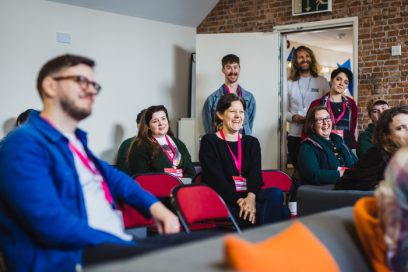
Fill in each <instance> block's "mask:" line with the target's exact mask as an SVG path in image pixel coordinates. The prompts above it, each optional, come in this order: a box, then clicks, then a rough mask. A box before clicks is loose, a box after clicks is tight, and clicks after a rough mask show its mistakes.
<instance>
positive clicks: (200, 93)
mask: <svg viewBox="0 0 408 272" xmlns="http://www.w3.org/2000/svg"><path fill="white" fill-rule="evenodd" d="M336 31H340V32H343V31H348V32H345V33H346V35H350V36H352V47H353V48H352V53H351V55H352V57H350V65H351V70H352V72H353V94H354V96H353V97H354V99H355V100H357V99H358V89H357V88H358V85H357V79H358V65H357V63H358V61H357V60H358V18H357V17H348V18H342V19H334V20H327V21H316V22H310V23H301V24H294V25H284V26H275V27H274V32H262V33H228V34H198V35H197V36H196V52H197V59H196V60H197V68H196V101H195V102H196V120H195V128H196V129H195V135H194V142H195V149H194V150H193V152H191V153H192V157H193V160H195V161H198V154H199V146H200V145H199V139H201V136H202V135H204V134H205V132H204V127H203V123H202V109H203V106H204V103H205V101H206V99H207V97H208V96H209V95H210V94H211V93H213V92H214V91H216V90H217V89H218V88H220V86H221V85H222V84H223V83H224V76H223V74H222V73H221V64H220V63H221V62H220V61H221V59H222V57H223V56H225V55H227V54H235V55H237V56H239V57H240V58H241V67H242V70H241V74H240V78H239V84H240V86H241V84H242V87H243V88H246V89H247V90H249V91H250V92H251V93H252V94H253V95H254V97H255V99H256V118H255V122H254V128H253V134H252V135H253V136H255V137H257V138H258V140H259V142H260V145H261V150H262V169H265V170H266V169H280V170H282V171H286V163H287V144H286V136H287V127H286V126H285V124H286V115H287V57H288V55H289V53H290V51H291V49H292V47H290V48H289V49H288V48H287V47H286V44H287V40H289V41H290V40H291V39H292V41H290V42H291V43H292V45H293V44H294V43H298V44H300V43H303V44H305V45H306V43H304V41H302V40H300V38H299V37H298V38H299V39H298V38H296V36H297V35H304V36H303V37H304V38H308V37H309V40H313V39H316V36H317V35H323V34H328V33H331V32H336ZM302 33H305V34H302ZM319 33H323V34H319ZM339 34H342V33H339ZM311 35H315V37H314V38H313V37H312V38H310V36H311ZM344 38H349V37H347V36H345V37H344ZM294 39H296V40H297V41H295V40H294ZM339 40H340V39H339ZM309 46H310V47H312V46H313V45H309ZM337 51H339V50H337ZM333 54H334V53H333ZM336 54H337V53H336ZM348 54H350V53H348ZM351 55H350V56H351ZM323 58H324V59H328V58H326V57H322V59H323ZM318 60H319V59H318ZM319 61H320V60H319ZM339 61H340V60H339ZM340 62H341V61H340ZM343 63H344V62H343ZM343 63H339V64H340V65H342V64H343ZM321 64H322V65H323V67H324V69H325V70H324V71H323V75H324V76H327V75H326V74H328V72H330V71H331V70H330V69H333V68H335V67H336V64H334V63H333V62H322V61H321ZM327 68H328V69H329V70H328V72H326V71H327ZM328 75H329V74H328ZM356 102H357V101H356ZM213 110H214V109H213Z"/></svg>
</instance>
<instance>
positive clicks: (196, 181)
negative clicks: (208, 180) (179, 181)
mask: <svg viewBox="0 0 408 272" xmlns="http://www.w3.org/2000/svg"><path fill="white" fill-rule="evenodd" d="M201 175H202V172H201V173H197V174H196V175H195V176H194V177H193V180H192V181H191V183H201Z"/></svg>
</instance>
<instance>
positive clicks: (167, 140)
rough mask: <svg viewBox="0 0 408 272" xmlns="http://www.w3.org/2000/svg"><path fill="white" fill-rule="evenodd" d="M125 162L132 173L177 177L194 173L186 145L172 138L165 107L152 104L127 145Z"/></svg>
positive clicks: (188, 176)
mask: <svg viewBox="0 0 408 272" xmlns="http://www.w3.org/2000/svg"><path fill="white" fill-rule="evenodd" d="M127 163H128V165H129V170H130V173H131V174H132V175H135V174H144V173H165V172H167V173H173V174H174V175H176V176H177V177H179V178H182V177H183V178H192V177H193V176H194V175H195V170H194V165H193V163H192V161H191V156H190V153H188V150H187V147H186V146H185V144H184V143H183V142H182V141H180V140H179V139H177V138H175V137H174V133H173V131H172V130H171V126H170V120H169V116H168V113H167V110H166V108H165V107H164V106H151V107H150V108H148V109H147V110H146V111H145V112H144V114H143V116H142V118H141V121H140V129H139V132H138V134H137V137H135V138H134V139H133V141H132V144H131V146H130V148H129V152H128V156H127Z"/></svg>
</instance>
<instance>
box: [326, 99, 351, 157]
mask: <svg viewBox="0 0 408 272" xmlns="http://www.w3.org/2000/svg"><path fill="white" fill-rule="evenodd" d="M343 103H344V102H332V101H330V106H331V109H332V112H333V116H334V118H335V119H336V120H337V118H339V116H340V114H341V113H342V112H343ZM339 109H340V111H339ZM350 127H351V115H350V110H349V109H348V108H347V107H346V109H345V112H344V115H343V117H341V119H340V120H339V121H338V122H337V124H336V128H334V120H333V129H342V130H344V143H345V144H346V145H347V147H348V148H349V149H350V150H351V149H354V143H353V137H352V135H351V132H350Z"/></svg>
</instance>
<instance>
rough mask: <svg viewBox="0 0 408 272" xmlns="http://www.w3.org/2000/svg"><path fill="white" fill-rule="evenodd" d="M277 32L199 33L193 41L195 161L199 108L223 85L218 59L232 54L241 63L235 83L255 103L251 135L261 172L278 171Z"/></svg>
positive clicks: (199, 132) (200, 128)
mask: <svg viewBox="0 0 408 272" xmlns="http://www.w3.org/2000/svg"><path fill="white" fill-rule="evenodd" d="M279 43H280V34H279V33H270V32H269V33H239V34H235V33H233V34H201V35H197V40H196V52H197V55H196V61H197V63H196V65H197V66H196V139H197V140H196V148H195V150H196V152H195V156H193V158H194V159H195V161H198V152H199V141H198V138H199V136H200V135H204V134H205V132H204V127H203V122H202V113H201V112H202V109H203V105H204V102H205V100H206V99H207V97H208V96H209V95H210V94H211V93H213V92H214V91H216V90H218V89H219V88H220V86H221V85H222V84H224V80H225V79H224V74H223V73H222V72H221V68H222V65H221V59H222V58H223V57H224V56H225V55H227V54H235V55H237V56H238V57H239V58H240V61H241V74H240V76H239V79H238V83H239V84H240V85H241V86H242V87H243V88H244V89H245V90H247V91H249V92H251V93H252V94H253V95H254V97H255V100H256V117H255V121H254V127H253V132H252V136H254V137H256V138H258V140H259V142H260V144H261V151H262V169H280V167H281V163H280V159H281V155H280V154H281V146H282V145H281V142H280V141H281V140H280V138H281V137H280V130H279V129H280V117H281V111H282V107H281V106H282V103H281V102H282V100H281V97H280V88H281V87H280V86H281V84H280V80H281V73H280V67H281V64H280V57H279V50H280V49H279Z"/></svg>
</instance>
